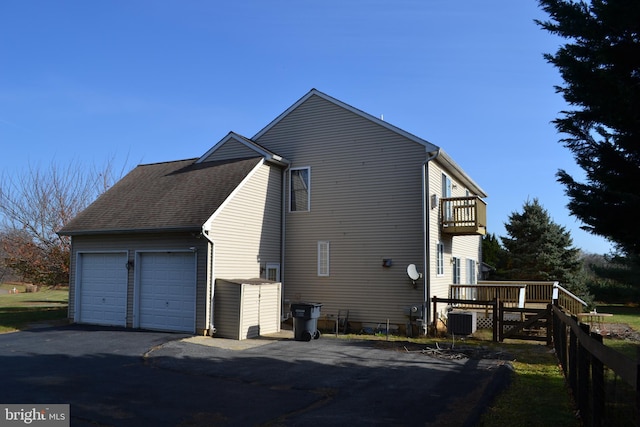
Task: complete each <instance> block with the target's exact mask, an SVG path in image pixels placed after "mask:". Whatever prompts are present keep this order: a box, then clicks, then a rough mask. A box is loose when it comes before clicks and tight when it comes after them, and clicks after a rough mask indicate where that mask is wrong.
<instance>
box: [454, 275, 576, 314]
mask: <svg viewBox="0 0 640 427" xmlns="http://www.w3.org/2000/svg"><path fill="white" fill-rule="evenodd" d="M449 298H454V299H465V300H484V301H489V300H493V299H494V298H498V299H499V300H500V301H502V302H504V303H505V305H506V306H507V307H519V308H524V307H525V305H526V304H550V303H552V302H553V301H555V300H557V301H558V305H559V306H560V307H562V308H563V309H564V310H565V311H568V312H569V313H572V314H578V313H582V312H584V311H585V309H586V307H587V303H586V302H584V301H583V300H582V299H580V298H579V297H578V296H576V295H574V294H572V293H571V292H570V291H568V290H567V289H565V288H563V287H562V286H560V284H559V283H558V282H550V281H549V282H543V281H489V280H483V281H479V282H478V284H473V285H458V284H456V285H449Z"/></svg>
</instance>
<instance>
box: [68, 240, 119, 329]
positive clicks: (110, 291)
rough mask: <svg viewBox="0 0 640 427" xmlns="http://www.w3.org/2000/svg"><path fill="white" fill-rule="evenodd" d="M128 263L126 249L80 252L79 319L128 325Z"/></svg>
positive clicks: (80, 320)
mask: <svg viewBox="0 0 640 427" xmlns="http://www.w3.org/2000/svg"><path fill="white" fill-rule="evenodd" d="M126 263H127V254H126V253H84V254H80V257H79V259H78V270H77V271H78V277H79V281H78V294H79V298H78V302H77V303H76V321H78V322H80V323H92V324H98V325H112V326H125V325H126V316H127V267H126Z"/></svg>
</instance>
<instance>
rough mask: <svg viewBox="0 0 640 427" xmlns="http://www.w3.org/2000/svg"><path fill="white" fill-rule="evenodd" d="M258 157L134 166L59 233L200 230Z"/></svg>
mask: <svg viewBox="0 0 640 427" xmlns="http://www.w3.org/2000/svg"><path fill="white" fill-rule="evenodd" d="M260 159H261V158H260V157H257V158H250V159H234V160H224V161H216V162H204V163H197V164H196V163H195V161H196V160H197V159H189V160H180V161H175V162H167V163H156V164H150V165H141V166H138V167H136V168H135V169H134V170H132V171H131V172H130V173H129V174H127V175H126V176H125V177H124V178H122V179H121V180H120V181H118V182H117V183H116V184H115V185H114V186H113V187H112V188H110V189H109V190H108V191H107V192H106V193H104V194H103V195H102V196H100V197H99V198H98V199H97V200H96V201H95V202H93V203H92V204H91V205H90V206H89V207H87V208H86V209H85V210H84V211H82V212H80V214H78V216H77V217H75V218H74V219H73V220H71V221H69V223H68V224H67V225H65V226H64V227H63V228H62V230H60V231H59V233H60V234H62V235H79V234H97V233H118V232H137V231H182V230H183V231H189V230H193V231H195V230H200V229H201V227H202V225H203V224H204V222H205V221H206V220H207V219H208V218H209V217H210V216H211V215H212V214H213V213H214V212H215V211H216V210H217V209H218V208H219V207H220V205H221V204H222V203H223V202H224V201H225V200H226V199H227V197H228V196H229V195H230V194H231V192H232V191H233V190H234V189H235V188H236V187H237V186H238V185H239V184H240V182H242V180H243V179H244V178H245V177H246V176H247V174H248V173H249V172H250V171H251V170H252V169H253V168H254V167H255V166H256V165H257V164H258V162H259V161H260Z"/></svg>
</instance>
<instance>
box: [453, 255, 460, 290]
mask: <svg viewBox="0 0 640 427" xmlns="http://www.w3.org/2000/svg"><path fill="white" fill-rule="evenodd" d="M460 261H461V260H460V258H458V257H453V284H454V285H459V284H460V273H461V270H462V266H461V264H462V263H461V262H460Z"/></svg>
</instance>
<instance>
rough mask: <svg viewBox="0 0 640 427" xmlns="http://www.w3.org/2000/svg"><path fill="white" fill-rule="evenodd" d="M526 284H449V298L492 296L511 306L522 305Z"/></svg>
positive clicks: (486, 297) (489, 297)
mask: <svg viewBox="0 0 640 427" xmlns="http://www.w3.org/2000/svg"><path fill="white" fill-rule="evenodd" d="M525 290H526V285H525V284H523V283H515V282H513V283H497V282H492V283H491V284H483V283H478V284H477V285H450V286H449V298H452V299H466V300H480V301H492V300H493V299H494V298H498V300H500V301H502V302H504V303H505V304H507V306H511V307H520V308H522V307H524V303H525Z"/></svg>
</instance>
